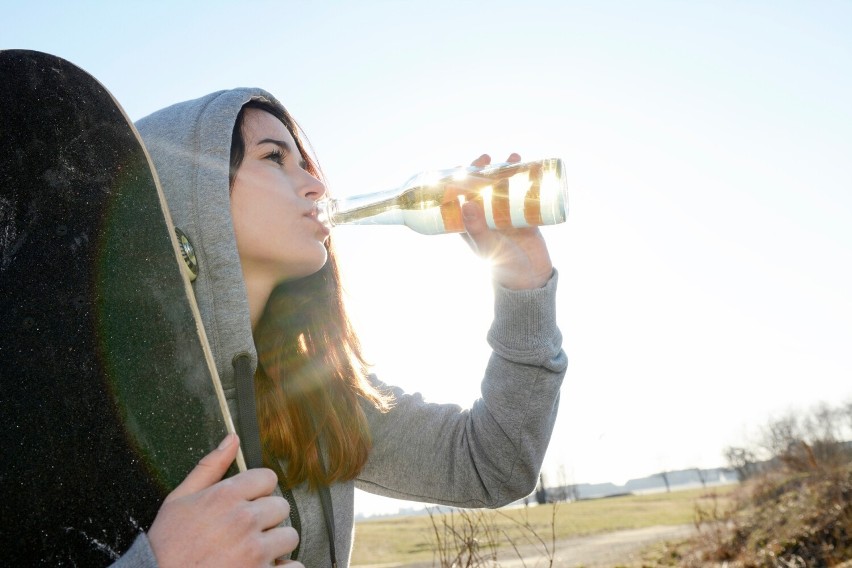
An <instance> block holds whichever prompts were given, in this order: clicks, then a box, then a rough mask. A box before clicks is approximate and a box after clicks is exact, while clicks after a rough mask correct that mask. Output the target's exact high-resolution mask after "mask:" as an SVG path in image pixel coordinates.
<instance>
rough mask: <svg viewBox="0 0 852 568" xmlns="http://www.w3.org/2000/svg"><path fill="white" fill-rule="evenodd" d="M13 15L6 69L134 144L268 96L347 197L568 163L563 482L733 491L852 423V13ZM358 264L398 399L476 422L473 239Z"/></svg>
mask: <svg viewBox="0 0 852 568" xmlns="http://www.w3.org/2000/svg"><path fill="white" fill-rule="evenodd" d="M15 4H16V5H15V6H11V7H4V8H3V10H2V14H3V17H2V19H0V47H2V48H28V49H36V50H40V51H46V52H49V53H53V54H55V55H59V56H62V57H64V58H66V59H68V60H70V61H71V62H73V63H75V64H77V65H79V66H81V67H82V68H84V69H85V70H87V71H89V72H90V73H92V74H93V75H94V76H95V77H97V78H98V79H99V80H100V81H101V82H102V83H104V85H105V86H106V87H107V88H108V89H109V90H110V91H111V92H112V93H113V95H114V96H115V97H116V98H117V99H118V100H119V101H120V102H121V104H122V105H123V106H124V108H125V110H126V111H127V113H128V114H129V116H130V117H131V118H133V119H134V120H135V119H138V118H141V117H142V116H145V115H146V114H148V113H150V112H152V111H154V110H156V109H158V108H161V107H163V106H166V105H168V104H171V103H174V102H178V101H182V100H186V99H190V98H195V97H198V96H201V95H204V94H206V93H209V92H212V91H214V90H219V89H223V88H230V87H237V86H259V87H263V88H266V89H268V90H269V91H271V92H273V93H274V94H276V95H277V96H278V97H279V98H280V99H281V100H282V101H283V102H284V104H285V105H286V106H287V107H288V108H289V109H290V111H291V112H292V113H293V114H294V115H295V116H296V118H297V120H298V121H299V122H300V123H301V124H302V126H303V127H304V129H305V130H306V132H307V134H308V136H309V138H310V140H311V142H312V144H313V147H314V150H315V152H316V154H317V156H318V157H319V160H320V163H321V165H322V166H323V168H324V171H325V173H326V175H327V178H328V181H329V187H330V190H331V191H332V193H334V194H337V195H347V194H355V193H360V192H364V191H370V190H378V189H387V188H390V187H393V186H395V185H397V184H399V183H401V182H402V181H404V180H405V179H407V178H408V177H409V176H410V175H411V174H414V173H416V172H418V171H421V170H425V169H431V168H441V167H447V166H454V165H458V164H462V163H467V162H469V161H471V160H472V159H474V158H475V157H477V156H478V155H479V154H480V153H483V152H487V153H490V154H491V155H492V156H493V157H494V158H495V159H503V158H505V157H506V156H507V155H508V154H509V153H510V152H513V151H517V152H518V153H520V154H521V155H522V156H523V157H524V158H542V157H551V156H559V157H562V158H563V159H564V160H565V161H566V164H567V166H568V172H569V183H570V190H569V196H570V197H569V216H568V221H567V222H566V223H565V224H563V225H558V226H554V227H548V228H546V229H544V233H545V235H546V238H547V241H548V244H549V247H550V250H551V255H552V258H553V261H554V264H555V265H556V266H557V268H558V270H559V272H560V290H559V296H558V319H559V323H560V327H561V329H562V332H563V335H564V346H565V349H566V351H567V352H568V356H569V360H570V363H569V369H568V374H567V377H566V380H565V385H564V387H563V389H562V400H561V407H560V414H559V418H558V423H557V426H556V430H555V433H554V436H553V440H552V443H551V446H550V449H549V451H548V454H547V457H546V460H545V464H544V471H545V473H546V474H548V475H549V476H550V478H551V479H553V480H554V481H556V480H557V477H561V478H562V479H565V480H567V481H570V482H577V483H582V482H605V481H612V482H616V483H620V482H623V481H626V480H627V479H629V478H632V477H641V476H645V475H649V474H653V473H657V472H659V471H661V470H672V469H680V468H689V467H714V466H719V465H724V460H723V457H722V450H723V448H724V447H725V446H727V445H735V444H742V443H744V442H746V441H747V440H749V439H750V438H751V437H753V435H754V434H755V433H756V429H757V428H758V427H759V426H761V425H762V424H764V423H765V422H766V421H767V420H768V419H769V418H770V417H772V416H777V415H778V414H781V413H784V412H786V411H788V410H791V409H792V410H796V409H799V410H806V409H808V408H810V407H811V406H812V405H813V404H815V403H817V402H828V403H830V404H834V403H840V402H843V401H846V400H849V399H850V397H852V292H850V291H852V222H850V221H852V103H850V101H852V3H849V2H831V1H815V2H799V1H768V0H767V1H751V2H742V1H737V2H734V1H713V2H710V1H707V2H674V1H662V0H651V1H639V2H628V1H607V0H604V1H600V2H575V1H553V2H543V1H532V2H481V3H480V2H464V1H458V0H455V1H451V2H450V1H443V0H432V1H421V2H378V1H373V0H362V1H358V2H297V1H278V2H239V3H238V2H223V1H211V2H205V3H203V4H201V3H189V2H184V3H175V4H178V6H177V7H175V6H172V5H171V4H173V3H172V2H165V1H153V2H145V3H142V2H100V3H98V2H73V3H72V2H28V3H26V4H27V5H26V6H25V7H24V6H23V4H24V3H15ZM335 237H336V240H337V244H338V248H339V252H340V256H341V262H342V265H343V268H344V271H345V273H344V277H345V281H346V285H347V289H348V292H349V295H350V296H351V307H352V310H353V313H354V316H355V318H356V324H357V325H358V327H359V329H360V330H361V333H362V337H363V340H364V343H365V346H366V348H367V351H368V354H369V356H370V358H371V359H372V360H373V361H374V362H375V363H376V370H377V372H378V373H379V375H380V377H381V378H383V379H384V380H385V381H387V382H391V383H396V384H399V385H401V386H403V387H404V388H407V389H410V390H418V391H420V392H422V393H424V395H426V397H427V398H429V399H431V400H435V401H447V402H455V403H458V404H461V405H465V406H466V405H468V404H470V403H471V402H472V401H473V399H474V398H475V397H476V396H477V395H478V389H479V382H480V379H481V373H482V369H483V367H484V364H485V360H486V359H487V357H488V354H489V350H488V347H487V345H486V344H485V341H484V336H485V333H486V331H487V328H488V325H489V323H490V317H491V300H492V293H491V289H490V284H489V279H488V273H487V269H486V267H485V266H484V265H483V264H482V263H481V262H479V261H477V260H475V257H473V255H472V254H471V253H470V252H469V251H468V250H467V247H466V246H465V245H464V244H463V243H462V242H461V240H460V239H459V237H458V236H455V235H449V236H432V237H426V236H421V235H418V234H415V233H413V232H410V231H409V230H407V229H405V228H390V227H371V228H366V227H365V228H360V227H355V228H352V227H344V228H339V229H337V230H336V234H335ZM397 506H398V504H397V503H393V504H389V503H387V502H386V501H384V500H378V499H373V498H368V497H366V496H364V495H361V494H359V496H358V508H359V510H360V511H361V512H364V513H369V512H380V511H388V510H394V509H395V508H396V507H397Z"/></svg>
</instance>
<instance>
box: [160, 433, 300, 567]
mask: <svg viewBox="0 0 852 568" xmlns="http://www.w3.org/2000/svg"><path fill="white" fill-rule="evenodd" d="M238 448H239V439H238V438H237V436H236V435H235V434H230V435H228V436H227V437H226V438H225V439H224V440H223V441H222V443H221V444H220V445H219V447H218V448H217V449H215V450H213V451H212V452H210V453H209V454H207V455H206V456H205V457H204V458H203V459H202V460H201V461H200V462H199V463H198V465H197V466H196V467H195V469H193V470H192V471H191V472H190V473H189V475H188V476H187V477H186V479H184V481H183V483H181V484H180V485H178V486H177V487H176V488H175V490H174V491H172V492H171V493H170V494H169V495H168V497H166V500H165V501H164V502H163V505H162V507H160V511H159V512H158V513H157V517H156V519H154V523H153V524H152V525H151V528H150V529H149V530H148V541H149V542H150V544H151V548H152V550H153V551H154V556H155V557H156V558H157V563H158V564H159V566H160V567H161V568H170V567H173V566H174V567H183V566H196V565H197V566H222V567H230V566H233V567H238V566H239V567H243V566H251V567H254V566H272V565H273V564H274V563H275V560H276V558H279V557H281V556H284V555H286V554H289V553H290V552H292V551H293V550H294V549H295V548H296V546H297V545H298V543H299V535H298V534H297V533H296V531H295V529H293V528H292V527H281V526H279V525H280V524H281V523H282V522H283V521H284V520H285V519H286V518H287V516H288V515H289V514H290V506H289V504H288V503H287V501H286V500H285V499H284V498H283V497H277V496H275V495H273V494H272V492H273V491H274V489H275V486H276V484H277V482H278V480H277V478H276V476H275V473H273V472H272V471H271V470H268V469H252V470H249V471H245V472H242V473H240V474H238V475H235V476H233V477H230V478H228V479H224V480H223V479H222V477H223V476H224V475H225V473H226V472H227V471H228V467H230V465H231V463H232V462H233V461H234V459H235V458H236V455H237V449H238ZM283 565H284V566H290V567H291V568H297V567H301V568H304V567H303V566H302V564H300V563H298V562H293V561H285V562H284V563H283Z"/></svg>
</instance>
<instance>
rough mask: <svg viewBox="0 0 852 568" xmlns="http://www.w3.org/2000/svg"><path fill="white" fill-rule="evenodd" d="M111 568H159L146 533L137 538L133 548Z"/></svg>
mask: <svg viewBox="0 0 852 568" xmlns="http://www.w3.org/2000/svg"><path fill="white" fill-rule="evenodd" d="M110 568H157V559H156V558H155V557H154V551H153V550H151V543H149V542H148V537H147V536H145V533H142V534H140V535H139V536H137V537H136V540H135V541H134V542H133V546H131V547H130V549H129V550H128V551H127V552H125V553H124V554H123V555H122V556H121V558H119V559H118V560H116V561H115V562H114V563H113V564H111V565H110Z"/></svg>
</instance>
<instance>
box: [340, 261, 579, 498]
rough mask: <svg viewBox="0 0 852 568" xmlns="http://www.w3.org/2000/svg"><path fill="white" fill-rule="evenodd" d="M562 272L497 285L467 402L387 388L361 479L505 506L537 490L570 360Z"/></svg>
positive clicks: (387, 489)
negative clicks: (476, 387) (560, 293)
mask: <svg viewBox="0 0 852 568" xmlns="http://www.w3.org/2000/svg"><path fill="white" fill-rule="evenodd" d="M557 280H558V275H557V273H556V271H554V274H553V277H552V278H551V279H550V281H549V282H548V283H547V284H546V285H545V286H544V287H543V288H539V289H535V290H518V291H513V290H507V289H504V288H501V287H499V286H495V318H494V321H493V323H492V325H491V329H490V330H489V332H488V342H489V344H490V345H491V348H492V349H493V353H492V355H491V358H490V360H489V363H488V366H487V369H486V373H485V378H484V379H483V381H482V387H481V390H482V396H481V398H479V399H478V400H476V401H475V402H474V404H473V406H472V407H471V408H469V409H462V408H461V407H459V406H457V405H452V404H433V403H428V402H426V401H425V400H424V399H423V397H422V396H421V395H420V394H407V393H404V392H403V391H402V390H400V389H398V388H390V389H389V390H391V391H392V392H393V393H394V395H395V397H396V405H395V406H394V407H393V409H391V410H390V411H389V412H387V413H380V412H378V411H377V410H375V409H372V408H367V409H366V412H367V415H368V418H369V421H370V426H371V431H372V436H373V449H372V451H371V453H370V458H369V460H368V461H367V464H366V466H365V467H364V469H363V470H362V472H361V474H360V476H359V478H358V479H357V480H356V485H357V487H358V488H359V489H363V490H365V491H369V492H371V493H377V494H380V495H385V496H388V497H396V498H400V499H407V500H412V501H424V502H430V503H439V504H444V505H451V506H457V507H500V506H502V505H505V504H508V503H511V502H512V501H515V500H517V499H520V498H523V497H525V496H526V495H529V494H530V493H531V492H532V491H533V490H534V488H535V485H536V482H537V479H538V474H539V471H540V469H541V464H542V461H543V459H544V454H545V451H546V450H547V445H548V443H549V441H550V435H551V433H552V431H553V425H554V422H555V420H556V412H557V408H558V405H559V389H560V386H561V384H562V379H563V377H564V376H565V369H566V367H567V358H566V356H565V352H564V351H563V350H562V336H561V334H560V332H559V329H558V328H557V326H556V317H555V303H556V302H555V296H556V284H557ZM376 382H377V384H378V386H379V387H380V388H385V389H387V388H388V387H385V385H383V384H381V383H379V382H378V381H376Z"/></svg>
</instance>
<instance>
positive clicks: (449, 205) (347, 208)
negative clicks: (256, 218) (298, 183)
mask: <svg viewBox="0 0 852 568" xmlns="http://www.w3.org/2000/svg"><path fill="white" fill-rule="evenodd" d="M469 200H478V201H481V202H482V204H483V207H484V209H485V218H486V221H487V223H488V226H489V227H491V228H492V229H508V228H513V227H531V226H538V225H553V224H556V223H562V222H564V221H565V217H566V214H567V210H568V185H567V181H566V178H565V168H564V166H563V163H562V160H561V159H559V158H551V159H546V160H537V161H530V162H517V163H509V162H503V163H498V164H491V165H488V166H484V167H475V166H469V167H466V168H454V169H449V170H440V171H437V172H424V173H420V174H417V175H415V176H414V177H412V178H411V179H410V180H408V181H407V182H405V183H404V184H403V185H401V186H400V187H398V188H396V189H392V190H389V191H382V192H377V193H368V194H364V195H356V196H353V197H347V198H341V199H321V200H319V201H318V202H317V218H318V219H319V220H320V222H322V223H324V224H325V225H326V226H327V227H329V228H331V227H334V226H337V225H405V226H406V227H409V228H411V229H413V230H415V231H417V232H418V233H422V234H425V235H435V234H440V233H461V232H464V230H465V229H464V222H463V220H462V211H461V205H462V203H464V202H465V201H469Z"/></svg>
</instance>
